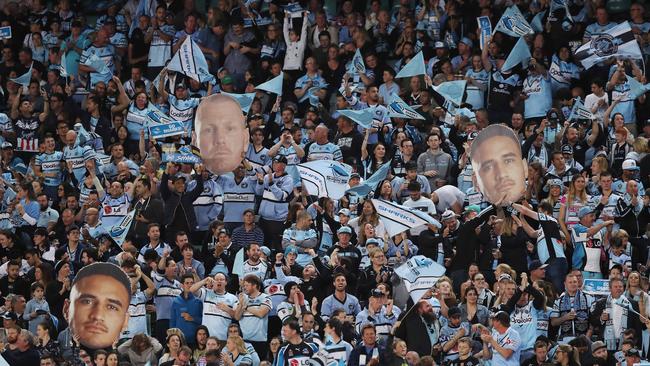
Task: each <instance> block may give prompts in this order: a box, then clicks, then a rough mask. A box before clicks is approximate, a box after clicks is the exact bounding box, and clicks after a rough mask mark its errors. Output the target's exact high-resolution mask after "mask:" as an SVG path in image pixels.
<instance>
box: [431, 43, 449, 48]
mask: <svg viewBox="0 0 650 366" xmlns="http://www.w3.org/2000/svg"><path fill="white" fill-rule="evenodd" d="M433 48H447V45H446V44H445V43H444V42H441V41H438V42H436V43H434V44H433Z"/></svg>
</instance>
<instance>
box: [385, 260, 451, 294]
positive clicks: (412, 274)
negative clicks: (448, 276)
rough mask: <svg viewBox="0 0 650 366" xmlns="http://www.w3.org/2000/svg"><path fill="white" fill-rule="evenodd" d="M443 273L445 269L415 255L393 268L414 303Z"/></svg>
mask: <svg viewBox="0 0 650 366" xmlns="http://www.w3.org/2000/svg"><path fill="white" fill-rule="evenodd" d="M445 271H446V270H445V267H443V266H441V265H439V264H438V263H436V262H434V261H433V260H432V259H431V258H427V257H425V256H423V255H416V256H414V257H412V258H411V259H409V260H408V261H406V263H404V264H402V265H401V266H399V267H397V268H395V274H396V275H397V276H398V277H399V278H400V279H401V280H402V282H403V283H404V286H405V287H406V291H408V293H409V295H411V299H413V302H415V303H417V302H418V301H420V299H421V298H422V296H423V295H424V293H425V292H427V290H428V289H430V288H431V287H433V286H434V285H435V284H436V283H437V282H438V280H439V279H440V277H442V276H443V275H444V274H445Z"/></svg>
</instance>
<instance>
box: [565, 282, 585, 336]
mask: <svg viewBox="0 0 650 366" xmlns="http://www.w3.org/2000/svg"><path fill="white" fill-rule="evenodd" d="M572 302H573V304H572ZM571 309H573V310H575V312H576V317H575V319H574V320H573V322H571V321H567V322H564V323H562V324H561V325H560V329H559V337H558V339H562V338H564V337H577V336H578V335H580V334H585V333H586V332H587V330H588V329H589V304H588V303H587V296H586V295H585V294H583V293H582V291H580V290H578V291H577V292H576V295H575V296H574V297H573V301H571V296H569V294H567V293H566V292H565V293H564V294H562V296H560V301H559V312H560V316H564V314H566V313H569V312H571Z"/></svg>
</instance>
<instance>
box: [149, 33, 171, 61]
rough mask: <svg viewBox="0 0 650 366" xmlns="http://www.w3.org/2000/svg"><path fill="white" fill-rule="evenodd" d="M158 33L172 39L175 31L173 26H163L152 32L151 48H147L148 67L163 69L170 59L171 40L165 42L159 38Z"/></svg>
mask: <svg viewBox="0 0 650 366" xmlns="http://www.w3.org/2000/svg"><path fill="white" fill-rule="evenodd" d="M159 32H162V33H163V34H165V35H167V36H169V37H173V36H174V34H175V33H176V30H175V29H174V26H173V25H169V24H163V25H161V26H160V27H159V29H158V30H156V31H154V32H153V37H152V39H151V46H150V47H149V60H148V64H149V65H148V66H149V67H163V66H165V65H166V64H167V61H169V60H170V59H171V58H172V39H170V40H169V41H165V40H164V39H162V38H161V37H160V35H159Z"/></svg>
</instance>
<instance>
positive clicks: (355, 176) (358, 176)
mask: <svg viewBox="0 0 650 366" xmlns="http://www.w3.org/2000/svg"><path fill="white" fill-rule="evenodd" d="M352 178H357V179H361V176H360V175H359V173H352V174H350V179H352Z"/></svg>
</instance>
